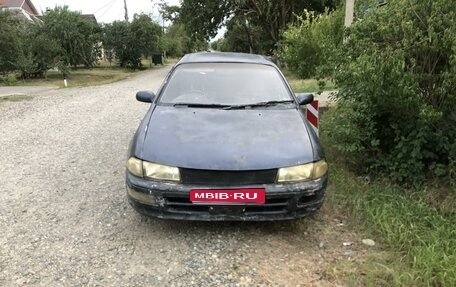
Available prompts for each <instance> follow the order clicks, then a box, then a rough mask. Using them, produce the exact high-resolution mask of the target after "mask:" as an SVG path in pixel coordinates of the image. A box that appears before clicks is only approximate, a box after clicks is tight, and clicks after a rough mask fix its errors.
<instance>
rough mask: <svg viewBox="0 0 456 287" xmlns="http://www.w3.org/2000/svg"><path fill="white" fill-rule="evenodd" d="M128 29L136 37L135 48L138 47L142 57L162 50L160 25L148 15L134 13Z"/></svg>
mask: <svg viewBox="0 0 456 287" xmlns="http://www.w3.org/2000/svg"><path fill="white" fill-rule="evenodd" d="M130 30H131V33H132V34H133V37H134V38H135V39H136V40H135V48H136V49H139V50H140V52H141V54H142V55H143V56H144V57H148V56H150V55H151V54H152V53H154V52H155V53H156V52H161V51H162V50H163V47H161V45H160V44H161V43H160V40H161V38H162V36H163V30H162V27H160V25H158V24H157V23H155V22H154V21H152V19H151V18H150V17H149V16H148V15H146V14H139V15H138V14H135V16H134V18H133V21H132V22H131V24H130Z"/></svg>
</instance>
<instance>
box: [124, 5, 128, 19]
mask: <svg viewBox="0 0 456 287" xmlns="http://www.w3.org/2000/svg"><path fill="white" fill-rule="evenodd" d="M124 8H125V22H128V10H127V0H124Z"/></svg>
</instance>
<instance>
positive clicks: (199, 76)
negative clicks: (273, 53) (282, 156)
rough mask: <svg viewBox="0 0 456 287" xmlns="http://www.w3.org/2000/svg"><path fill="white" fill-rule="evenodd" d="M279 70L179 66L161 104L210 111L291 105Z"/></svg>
mask: <svg viewBox="0 0 456 287" xmlns="http://www.w3.org/2000/svg"><path fill="white" fill-rule="evenodd" d="M291 101H292V97H291V95H290V92H289V90H288V88H287V86H286V85H285V82H284V80H283V79H282V76H281V75H280V73H279V72H278V71H277V70H276V68H274V67H272V66H267V65H260V64H247V63H191V64H182V65H180V66H178V67H177V68H176V69H175V71H174V72H173V74H172V75H171V78H170V79H169V80H168V83H167V85H166V87H165V90H164V91H163V93H162V95H161V97H160V102H161V103H165V104H174V105H178V104H188V105H201V106H208V107H218V106H241V105H255V104H257V105H259V104H261V103H264V104H265V105H267V104H271V103H273V104H280V103H282V102H284V103H290V102H291Z"/></svg>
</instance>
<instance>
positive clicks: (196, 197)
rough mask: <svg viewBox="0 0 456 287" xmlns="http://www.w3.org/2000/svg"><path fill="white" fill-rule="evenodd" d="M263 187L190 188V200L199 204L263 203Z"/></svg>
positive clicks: (264, 191)
mask: <svg viewBox="0 0 456 287" xmlns="http://www.w3.org/2000/svg"><path fill="white" fill-rule="evenodd" d="M265 200H266V190H265V189H264V188H242V189H192V190H190V201H191V202H193V203H199V204H246V203H250V204H253V203H255V204H264V203H265Z"/></svg>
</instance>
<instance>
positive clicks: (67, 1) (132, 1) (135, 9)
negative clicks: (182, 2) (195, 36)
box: [32, 0, 179, 23]
mask: <svg viewBox="0 0 456 287" xmlns="http://www.w3.org/2000/svg"><path fill="white" fill-rule="evenodd" d="M158 2H159V1H158V0H127V8H128V15H129V19H130V20H131V19H133V15H134V14H135V13H138V14H139V13H146V14H148V15H151V16H152V18H153V19H154V20H156V21H160V20H161V18H160V15H159V13H158V10H157V8H156V7H157V6H156V5H154V4H158ZM166 2H168V4H170V5H179V0H167V1H166ZM32 3H33V5H35V7H36V9H38V11H40V12H42V11H43V12H44V11H46V8H51V9H52V8H54V7H55V6H63V5H67V6H68V7H69V8H70V10H73V11H81V12H82V14H95V17H96V18H97V21H98V23H110V22H112V21H115V20H123V19H124V18H125V16H124V15H125V10H124V1H123V0H32ZM154 7H155V8H154Z"/></svg>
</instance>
